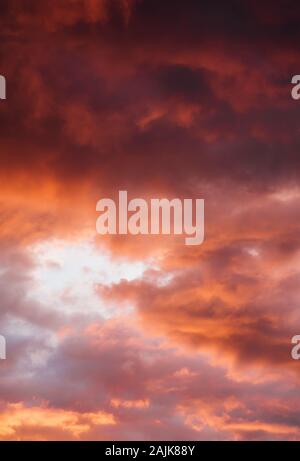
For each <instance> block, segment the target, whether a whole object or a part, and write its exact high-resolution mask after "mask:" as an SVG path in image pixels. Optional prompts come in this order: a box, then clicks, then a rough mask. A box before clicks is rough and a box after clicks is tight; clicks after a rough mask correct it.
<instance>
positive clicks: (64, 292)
mask: <svg viewBox="0 0 300 461" xmlns="http://www.w3.org/2000/svg"><path fill="white" fill-rule="evenodd" d="M29 250H30V252H31V253H32V254H33V255H34V259H35V261H36V269H35V271H34V272H33V277H34V280H35V289H34V290H33V292H32V293H31V295H32V296H33V297H34V298H35V299H37V300H38V301H39V302H45V303H46V304H47V305H51V306H53V307H55V308H56V309H63V310H64V312H74V311H75V312H76V311H80V312H82V313H84V312H85V313H92V312H98V313H100V314H101V315H103V316H104V317H106V318H107V317H110V316H112V315H113V309H112V307H111V306H109V308H108V307H107V306H106V305H105V304H104V303H103V302H101V300H100V299H99V295H97V294H96V292H95V285H96V284H98V283H101V284H110V283H118V282H119V281H120V280H121V279H126V280H128V281H130V280H133V279H136V278H139V277H141V276H142V274H143V272H144V271H145V269H147V267H148V266H147V264H146V263H144V262H128V261H124V260H113V259H112V258H111V257H110V255H109V254H108V253H107V252H106V251H104V250H103V249H101V250H99V249H98V248H96V247H95V246H94V245H93V242H92V241H80V242H68V241H62V240H49V241H46V242H42V243H39V244H37V245H34V246H32V247H30V249H29Z"/></svg>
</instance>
